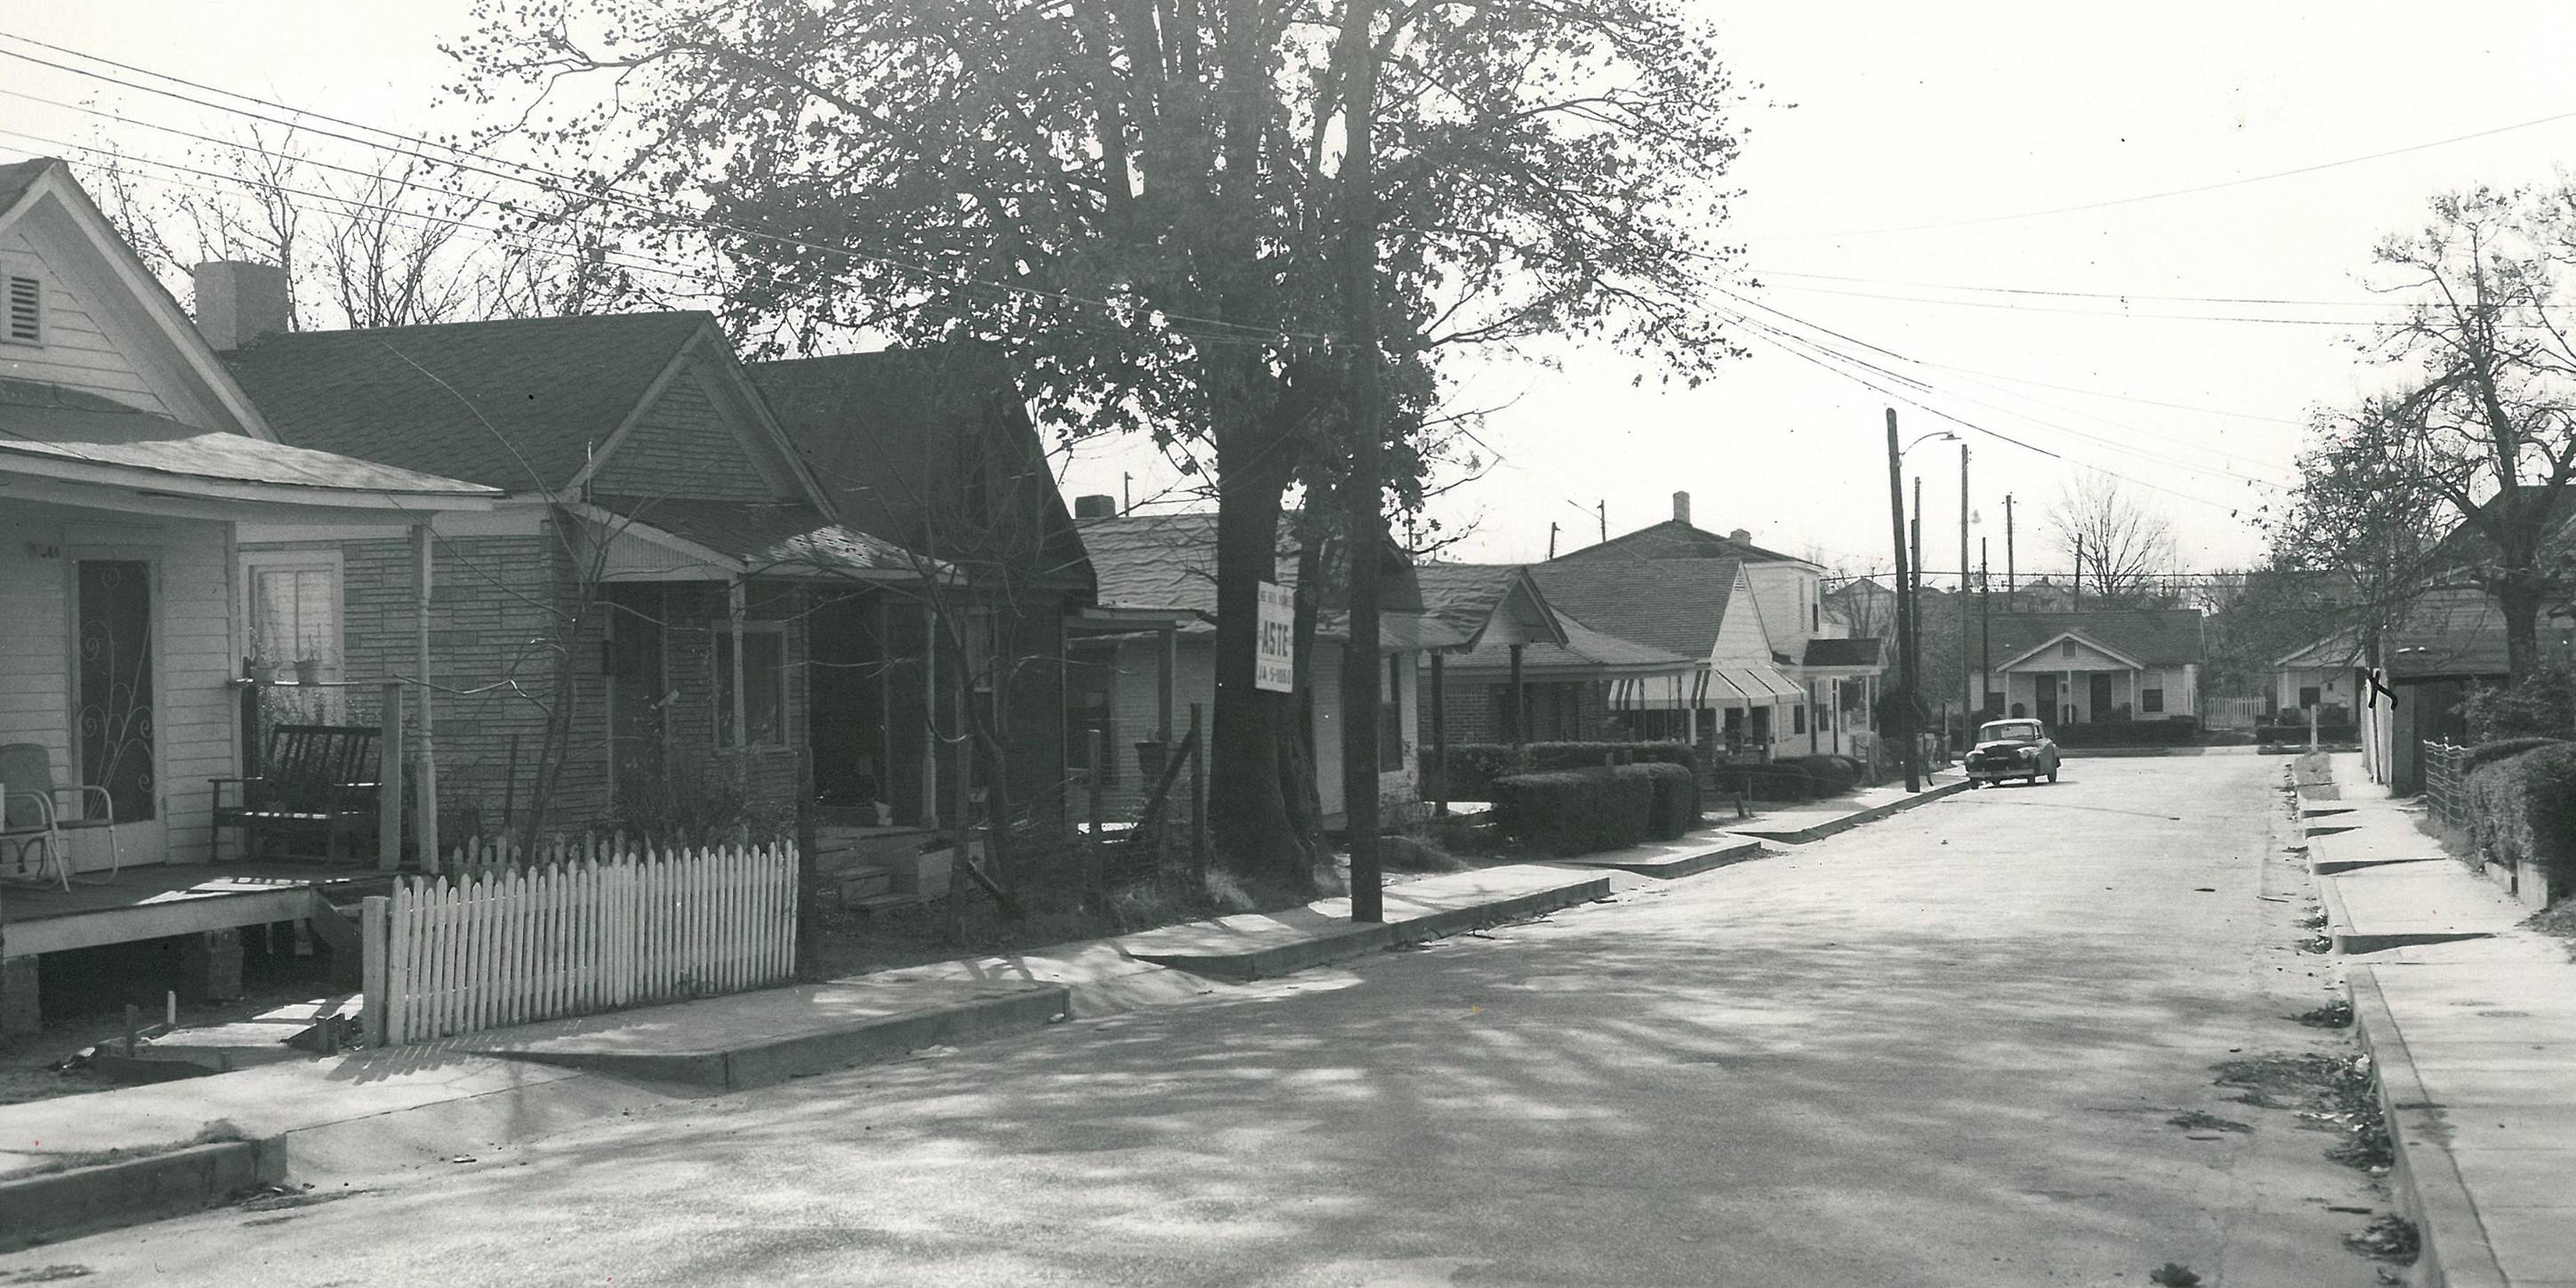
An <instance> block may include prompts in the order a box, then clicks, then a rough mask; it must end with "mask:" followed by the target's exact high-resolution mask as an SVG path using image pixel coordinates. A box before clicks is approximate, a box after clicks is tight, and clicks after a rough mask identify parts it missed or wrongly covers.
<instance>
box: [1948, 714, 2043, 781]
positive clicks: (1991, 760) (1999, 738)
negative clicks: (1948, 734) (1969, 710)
mask: <svg viewBox="0 0 2576 1288" xmlns="http://www.w3.org/2000/svg"><path fill="white" fill-rule="evenodd" d="M2057 759H2058V758H2057V743H2056V742H2055V740H2053V739H2051V738H2050V737H2049V736H2048V726H2047V725H2044V724H2041V723H2040V722H2038V721H2036V720H1989V721H1987V722H1986V723H1984V724H1982V725H1979V726H1977V745H1976V746H1974V747H1971V748H1969V749H1968V760H1967V768H1968V781H1969V782H1971V783H2000V782H2002V781H2003V780H2005V779H2007V778H2019V779H2023V780H2025V781H2028V782H2033V783H2036V782H2038V781H2039V779H2040V775H2042V774H2046V775H2047V776H2048V781H2050V782H2052V783H2053V782H2056V781H2057Z"/></svg>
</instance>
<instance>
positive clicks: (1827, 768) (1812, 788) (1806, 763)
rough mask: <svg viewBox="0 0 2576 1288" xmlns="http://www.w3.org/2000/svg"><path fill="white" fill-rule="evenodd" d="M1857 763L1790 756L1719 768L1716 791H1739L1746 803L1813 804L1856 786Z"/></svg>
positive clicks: (1839, 758)
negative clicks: (1759, 762)
mask: <svg viewBox="0 0 2576 1288" xmlns="http://www.w3.org/2000/svg"><path fill="white" fill-rule="evenodd" d="M1862 777H1863V770H1862V768H1861V764H1860V762H1859V761H1857V760H1854V759H1852V758H1851V757H1849V756H1791V757H1788V758H1786V759H1782V760H1774V761H1769V762H1767V763H1762V764H1750V765H1720V766H1719V767H1718V769H1717V773H1716V780H1717V789H1718V790H1719V791H1720V792H1742V793H1743V794H1744V797H1745V799H1747V800H1758V801H1812V800H1822V799H1824V798H1825V797H1827V796H1839V795H1841V794H1843V793H1844V792H1847V791H1850V790H1851V789H1852V788H1854V787H1856V786H1858V785H1859V784H1860V781H1861V779H1862Z"/></svg>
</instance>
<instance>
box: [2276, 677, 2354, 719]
mask: <svg viewBox="0 0 2576 1288" xmlns="http://www.w3.org/2000/svg"><path fill="white" fill-rule="evenodd" d="M2273 674H2274V676H2275V678H2276V679H2277V680H2278V681H2279V685H2280V687H2279V691H2278V693H2277V694H2276V695H2275V696H2276V697H2277V699H2278V702H2279V708H2280V709H2281V710H2283V711H2296V710H2298V709H2299V690H2300V689H2302V688H2312V689H2315V690H2317V700H2318V702H2320V703H2321V704H2323V705H2325V706H2329V707H2342V708H2344V709H2346V710H2350V709H2352V708H2353V707H2356V706H2358V705H2360V704H2359V703H2358V702H2355V701H2354V700H2353V683H2352V668H2351V667H2349V666H2288V667H2283V668H2281V669H2280V670H2278V671H2276V672H2274V673H2273Z"/></svg>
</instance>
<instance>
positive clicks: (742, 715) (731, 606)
mask: <svg viewBox="0 0 2576 1288" xmlns="http://www.w3.org/2000/svg"><path fill="white" fill-rule="evenodd" d="M743 601H744V592H743V582H742V579H741V578H739V577H737V578H735V579H733V580H732V581H729V582H727V583H725V625H726V627H727V628H728V629H729V630H731V631H732V632H733V676H732V679H733V749H734V750H735V751H748V750H750V748H751V717H750V714H749V713H748V712H747V711H746V710H745V708H747V707H749V706H750V705H751V704H750V703H749V702H746V701H744V698H745V697H747V696H748V695H747V694H745V693H744V692H743V687H742V676H743V667H742V616H743V607H744V603H743Z"/></svg>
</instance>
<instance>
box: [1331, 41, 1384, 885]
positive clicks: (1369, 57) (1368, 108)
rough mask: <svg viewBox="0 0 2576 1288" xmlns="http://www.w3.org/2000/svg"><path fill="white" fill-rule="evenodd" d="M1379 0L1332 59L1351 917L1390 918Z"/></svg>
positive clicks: (1345, 805)
mask: <svg viewBox="0 0 2576 1288" xmlns="http://www.w3.org/2000/svg"><path fill="white" fill-rule="evenodd" d="M1376 8H1377V6H1376V2H1375V0H1349V3H1348V4H1346V5H1345V6H1344V7H1343V10H1342V30H1341V36H1340V46H1341V47H1340V49H1338V50H1337V51H1335V53H1334V57H1333V61H1334V63H1335V64H1336V65H1337V66H1339V67H1343V68H1347V69H1349V70H1348V73H1347V75H1346V76H1345V78H1344V82H1343V83H1344V85H1345V93H1344V97H1343V100H1342V109H1343V116H1342V134H1343V139H1344V143H1343V150H1342V170H1341V175H1340V179H1341V187H1342V190H1341V193H1340V196H1341V208H1342V209H1341V214H1342V246H1341V250H1342V294H1343V299H1342V302H1343V305H1344V306H1345V309H1346V310H1347V313H1346V316H1345V317H1344V319H1343V325H1344V328H1345V331H1346V336H1347V340H1348V343H1349V363H1350V381H1351V385H1350V390H1351V393H1350V426H1351V473H1350V478H1349V480H1348V481H1347V482H1346V483H1345V484H1344V485H1343V486H1344V488H1345V490H1346V491H1347V493H1348V496H1347V498H1346V499H1347V500H1348V502H1349V506H1350V530H1351V568H1350V582H1351V585H1350V597H1351V602H1350V614H1351V621H1350V642H1349V644H1348V645H1347V646H1346V647H1345V649H1344V651H1343V653H1342V810H1343V814H1344V817H1345V819H1346V820H1347V827H1346V829H1345V830H1346V831H1347V832H1348V833H1349V836H1350V845H1351V920H1352V921H1355V922H1377V921H1384V920H1386V909H1385V902H1384V900H1385V893H1384V891H1383V890H1381V889H1380V888H1379V868H1378V846H1377V834H1378V812H1377V771H1378V763H1377V751H1378V727H1377V726H1378V696H1379V695H1378V685H1379V683H1380V681H1381V680H1382V679H1383V678H1384V677H1385V675H1386V663H1385V660H1384V659H1383V658H1381V657H1380V656H1379V655H1378V620H1377V617H1378V603H1377V565H1378V552H1379V551H1380V549H1381V548H1383V547H1384V546H1385V544H1386V506H1385V502H1384V497H1385V490H1384V488H1383V487H1381V486H1380V484H1379V481H1378V474H1379V469H1380V467H1379V464H1378V456H1379V449H1380V447H1381V446H1382V445H1383V442H1384V440H1385V437H1386V434H1385V428H1384V426H1385V420H1384V417H1385V414H1386V408H1385V392H1384V390H1383V389H1382V388H1381V382H1382V381H1383V380H1384V378H1385V373H1384V372H1383V371H1382V370H1381V369H1380V358H1381V355H1380V354H1379V352H1378V318H1377V219H1378V211H1377V179H1376V176H1375V174H1374V173H1372V171H1373V169H1374V167H1375V162H1376V157H1375V152H1376V138H1375V135H1376V130H1375V124H1376V117H1377V40H1376V38H1375V31H1376Z"/></svg>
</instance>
